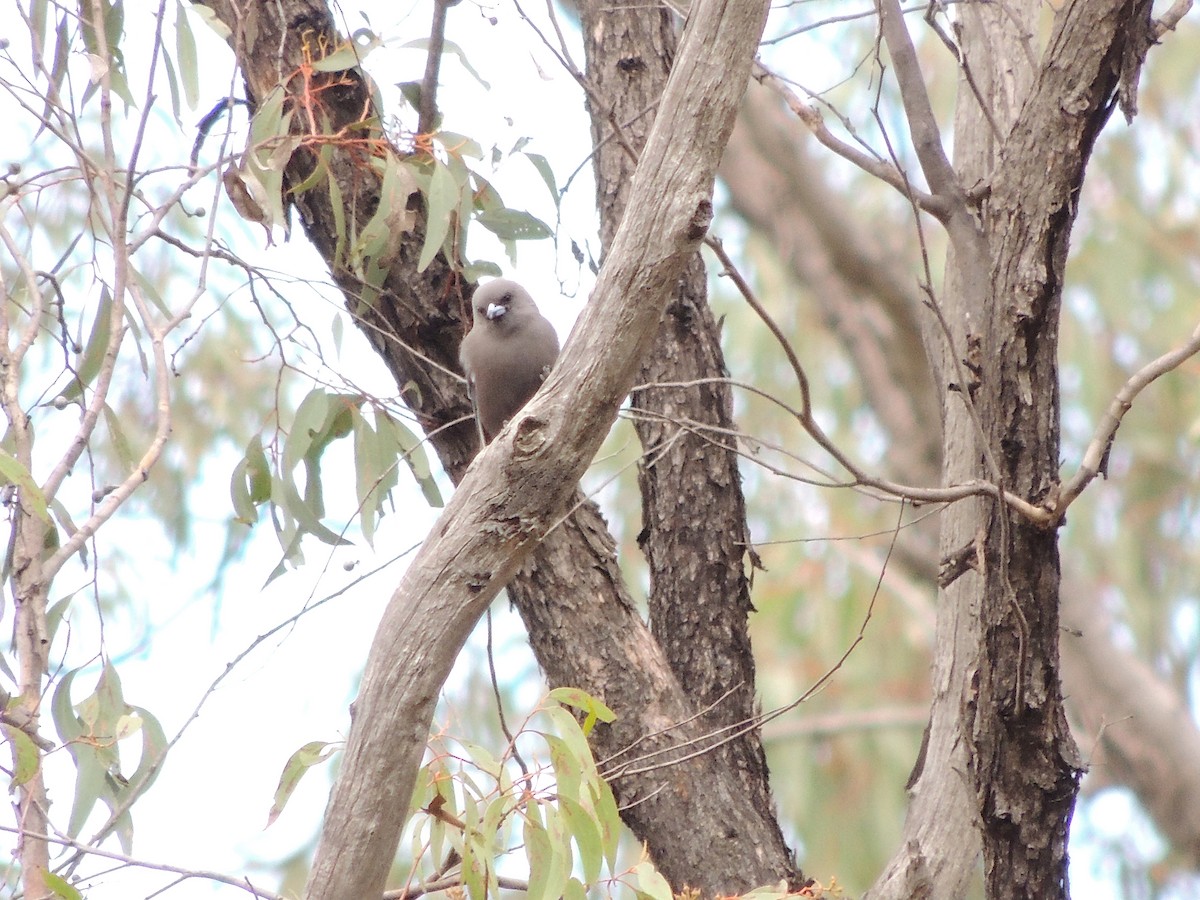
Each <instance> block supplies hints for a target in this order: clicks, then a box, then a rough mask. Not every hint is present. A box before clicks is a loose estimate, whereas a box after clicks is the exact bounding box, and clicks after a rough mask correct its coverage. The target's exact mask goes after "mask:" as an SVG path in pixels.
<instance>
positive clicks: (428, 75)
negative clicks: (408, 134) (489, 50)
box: [417, 0, 457, 134]
mask: <svg viewBox="0 0 1200 900" xmlns="http://www.w3.org/2000/svg"><path fill="white" fill-rule="evenodd" d="M454 2H457V0H449V2H448V0H434V2H433V24H432V25H431V26H430V27H429V50H428V53H427V54H426V56H425V76H424V77H423V78H422V79H421V100H420V103H421V106H420V108H419V109H418V110H417V133H418V134H431V133H432V132H433V128H434V121H435V120H436V119H437V89H438V70H439V69H440V68H441V64H442V47H443V45H444V44H445V41H446V10H447V9H448V8H449V7H450V6H451V5H452V3H454Z"/></svg>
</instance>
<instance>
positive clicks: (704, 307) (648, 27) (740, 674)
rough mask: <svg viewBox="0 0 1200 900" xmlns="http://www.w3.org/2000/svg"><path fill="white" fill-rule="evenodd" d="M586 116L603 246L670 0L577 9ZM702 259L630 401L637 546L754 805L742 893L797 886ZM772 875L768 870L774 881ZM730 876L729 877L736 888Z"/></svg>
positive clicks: (629, 170)
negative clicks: (661, 4) (778, 788)
mask: <svg viewBox="0 0 1200 900" xmlns="http://www.w3.org/2000/svg"><path fill="white" fill-rule="evenodd" d="M579 11H580V15H581V23H580V24H581V30H582V32H583V37H584V52H585V56H586V60H587V69H586V83H587V87H586V90H587V94H588V107H589V111H590V113H591V117H592V143H593V149H594V153H593V159H594V161H595V171H596V201H597V207H598V208H599V211H600V237H601V241H602V245H603V247H604V248H605V250H606V251H607V248H608V247H609V245H610V243H611V241H612V237H613V235H614V234H616V231H617V227H618V225H619V224H620V222H621V218H622V216H623V215H624V213H625V209H626V207H627V205H628V203H629V199H630V187H631V185H632V180H633V172H634V169H635V166H636V164H637V154H639V153H640V152H641V150H642V147H643V146H644V145H645V142H646V137H647V135H648V134H649V132H650V127H651V125H652V124H653V122H654V119H655V110H656V109H657V107H658V103H659V101H660V98H661V95H662V91H663V89H664V88H665V86H666V83H667V75H668V73H669V71H670V68H671V61H672V60H673V59H674V56H675V48H676V43H677V37H676V32H675V30H674V21H675V20H674V14H673V13H671V12H670V11H669V10H667V9H664V8H653V7H638V6H629V5H628V4H623V3H619V2H612V0H586V2H583V3H581V4H580V6H579ZM707 295H708V286H707V275H706V272H705V268H704V261H703V259H702V258H701V256H700V254H699V253H697V254H696V255H695V256H694V257H693V258H692V259H691V260H690V262H689V263H688V265H687V267H686V268H685V270H684V273H683V277H682V278H681V279H680V281H679V285H678V287H677V289H676V290H675V292H674V295H673V297H672V298H671V302H670V303H669V304H668V305H667V310H666V315H665V316H664V317H663V320H662V323H661V324H660V327H659V330H658V335H657V337H656V339H655V344H654V347H653V349H652V350H651V352H650V354H649V355H648V356H647V357H646V361H645V362H644V363H643V365H642V368H641V370H640V372H639V373H638V383H639V385H640V386H639V387H638V388H636V389H635V390H634V392H633V395H632V397H631V410H632V413H633V422H634V428H635V429H636V431H637V434H638V437H639V439H640V440H641V444H642V458H641V462H640V464H639V467H638V484H639V487H640V488H641V494H642V528H641V533H640V534H639V536H638V543H639V545H640V546H641V547H642V549H643V551H644V552H645V554H646V559H647V562H648V564H649V569H650V591H649V596H648V598H647V599H648V604H649V609H650V623H651V628H652V630H653V633H654V636H655V638H656V639H657V641H658V643H659V644H660V645H661V646H662V647H663V649H664V651H665V652H666V656H667V660H668V661H669V663H670V666H671V669H672V671H673V672H674V673H675V676H676V678H677V679H678V681H679V683H680V684H681V685H683V686H684V688H685V690H686V691H687V693H688V696H689V697H690V699H691V700H692V705H693V707H694V708H695V709H697V710H700V711H702V716H701V720H700V721H701V722H702V723H703V724H704V725H705V726H706V727H707V729H708V730H709V731H710V733H711V734H712V735H713V736H714V738H715V739H716V740H718V741H720V742H721V743H720V744H719V745H718V746H717V747H716V749H714V751H713V752H714V753H715V755H716V761H717V762H718V764H719V765H720V766H721V767H722V768H725V767H729V769H730V770H731V771H732V772H733V773H734V774H736V776H737V777H738V778H739V779H740V780H741V783H742V788H743V790H744V791H745V793H746V795H747V797H748V798H749V799H750V801H751V804H750V805H751V808H752V809H753V810H755V812H756V813H757V816H756V820H757V821H755V822H752V823H751V822H747V823H744V824H743V825H741V826H739V827H738V828H737V831H739V832H741V833H746V834H750V833H753V834H754V845H755V847H756V848H757V854H758V858H759V859H760V860H761V861H762V865H761V867H756V871H755V872H752V873H751V872H748V873H747V881H746V882H745V883H744V884H743V885H742V886H743V887H753V886H754V885H757V884H766V883H769V882H771V883H773V882H778V881H787V882H789V883H792V884H797V883H799V881H800V880H802V879H800V877H799V873H798V872H797V871H796V870H795V866H794V863H793V861H792V858H791V852H790V850H789V849H788V847H787V844H786V843H785V842H784V839H783V834H782V832H781V831H780V829H779V825H778V822H777V820H776V818H775V813H774V802H773V800H772V797H771V791H770V786H769V780H768V772H767V765H766V757H765V755H764V753H763V749H762V743H761V740H760V737H759V729H758V727H757V726H756V725H754V724H753V722H754V718H755V716H756V714H757V712H758V709H757V703H756V695H755V668H754V656H753V653H752V651H751V648H750V635H749V630H748V624H749V623H748V616H749V613H750V612H751V610H752V606H751V603H750V586H749V581H748V578H747V576H746V571H745V563H746V560H747V559H749V558H750V556H751V554H752V548H751V543H750V532H749V528H748V527H747V525H746V508H745V500H744V498H743V496H742V489H741V475H740V473H739V471H738V456H737V447H736V442H735V439H734V438H733V436H732V435H733V433H734V429H735V427H736V423H735V422H734V421H733V398H732V392H731V389H730V387H729V385H728V384H727V383H726V382H724V381H721V380H720V379H722V378H724V377H725V376H726V375H727V371H726V368H725V360H724V357H723V355H722V352H721V344H720V338H721V335H720V328H719V326H718V325H717V322H716V319H715V318H714V316H713V314H712V311H711V310H710V309H709V306H708V302H707ZM768 874H769V875H770V876H771V877H769V878H768V877H764V876H766V875H768ZM731 888H732V884H730V885H727V889H731Z"/></svg>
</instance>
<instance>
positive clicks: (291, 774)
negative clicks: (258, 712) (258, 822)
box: [265, 741, 337, 828]
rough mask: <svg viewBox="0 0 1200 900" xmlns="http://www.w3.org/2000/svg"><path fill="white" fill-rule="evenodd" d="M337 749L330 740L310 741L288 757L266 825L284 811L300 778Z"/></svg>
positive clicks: (270, 823)
mask: <svg viewBox="0 0 1200 900" xmlns="http://www.w3.org/2000/svg"><path fill="white" fill-rule="evenodd" d="M336 749H337V747H336V745H334V744H331V743H330V742H329V741H309V742H308V743H307V744H305V745H304V746H303V747H301V748H300V749H299V750H297V751H296V752H295V753H293V754H292V755H291V756H290V757H288V761H287V762H286V763H285V764H284V766H283V772H282V773H281V774H280V776H279V785H278V786H277V787H276V788H275V801H274V802H273V803H272V804H271V811H270V812H268V813H267V824H266V826H265V827H267V828H270V827H271V825H272V823H274V821H275V820H276V819H278V818H279V814H280V813H281V812H283V808H284V807H285V806H287V802H288V800H290V799H291V797H292V794H293V793H294V792H295V790H296V786H297V785H298V784H300V779H301V778H303V777H304V776H305V775H306V774H308V770H309V769H311V768H312V767H313V766H315V765H317V764H318V763H322V762H324V761H325V760H327V759H329V757H330V756H332V755H333V754H334V752H335V751H336Z"/></svg>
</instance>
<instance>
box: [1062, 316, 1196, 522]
mask: <svg viewBox="0 0 1200 900" xmlns="http://www.w3.org/2000/svg"><path fill="white" fill-rule="evenodd" d="M1197 353H1200V325H1197V326H1196V329H1195V330H1194V331H1193V332H1192V336H1191V338H1190V339H1189V340H1188V342H1187V343H1186V344H1184V345H1183V346H1182V347H1178V348H1176V349H1175V350H1172V351H1170V352H1169V353H1164V354H1163V355H1162V356H1160V357H1158V359H1156V360H1154V361H1153V362H1150V363H1148V364H1146V365H1145V366H1143V367H1142V368H1141V369H1139V370H1138V371H1137V372H1135V373H1134V374H1133V375H1132V376H1131V377H1130V378H1129V380H1128V381H1126V382H1125V383H1124V384H1123V385H1121V389H1120V390H1119V391H1117V393H1116V396H1115V397H1113V399H1112V402H1111V403H1110V404H1109V406H1108V411H1107V412H1105V414H1104V417H1103V418H1102V419H1101V420H1100V424H1099V425H1098V426H1097V427H1096V433H1095V434H1094V435H1092V440H1091V443H1089V444H1088V446H1087V450H1085V451H1084V454H1083V461H1082V462H1081V463H1080V464H1079V469H1078V471H1076V473H1075V474H1074V475H1072V476H1071V478H1070V480H1069V481H1067V482H1066V483H1065V484H1064V485H1063V486H1062V490H1061V492H1060V493H1059V495H1058V498H1057V500H1056V502H1055V503H1054V505H1053V508H1052V509H1051V513H1050V514H1051V516H1052V517H1053V521H1054V523H1055V524H1057V523H1058V522H1061V521H1062V518H1063V516H1065V515H1066V512H1067V507H1069V506H1070V505H1071V504H1072V503H1073V502H1074V501H1075V498H1077V497H1078V496H1079V495H1080V494H1081V493H1083V490H1084V489H1085V488H1086V487H1087V486H1088V485H1089V484H1090V483H1091V482H1092V481H1093V480H1095V478H1096V476H1097V475H1106V476H1107V474H1108V454H1109V451H1111V450H1112V445H1113V441H1114V440H1115V439H1116V436H1117V429H1118V428H1120V427H1121V420H1122V419H1124V418H1125V414H1126V413H1127V412H1129V410H1130V408H1131V407H1132V406H1133V401H1134V399H1135V398H1136V397H1137V395H1138V394H1140V393H1141V392H1142V391H1143V390H1144V389H1145V388H1146V387H1147V386H1148V385H1149V384H1150V383H1151V382H1153V381H1155V380H1157V379H1158V378H1161V377H1162V376H1163V375H1165V374H1167V373H1168V372H1171V371H1174V370H1175V369H1177V368H1179V367H1180V366H1181V365H1183V363H1184V362H1186V361H1187V360H1189V359H1191V358H1192V357H1193V356H1195V355H1196V354H1197Z"/></svg>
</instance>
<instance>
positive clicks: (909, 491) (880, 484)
mask: <svg viewBox="0 0 1200 900" xmlns="http://www.w3.org/2000/svg"><path fill="white" fill-rule="evenodd" d="M706 243H707V244H708V246H709V248H710V249H712V250H713V252H714V253H716V254H717V258H718V259H719V260H720V261H721V263H722V265H723V266H724V267H725V274H728V275H730V277H731V278H733V280H734V282H735V283H736V284H737V286H738V289H739V290H740V291H741V292H742V296H743V298H745V300H746V303H747V304H748V305H749V306H750V308H751V309H753V310H754V312H755V313H756V314H757V315H758V316H759V318H760V319H762V320H763V322H764V324H766V326H767V328H768V329H769V330H770V331H771V333H772V334H773V335H774V336H775V338H776V340H777V341H779V343H780V346H781V347H782V348H783V351H784V353H785V354H786V355H787V357H788V362H789V363H790V364H791V366H792V371H793V373H794V374H795V376H796V381H797V383H798V384H799V386H800V393H801V406H800V409H798V410H792V414H793V415H794V416H795V417H796V419H797V421H798V422H799V423H800V425H801V427H803V428H804V430H805V431H806V432H808V434H809V436H810V437H811V438H812V439H813V440H814V441H816V442H817V444H818V445H819V446H820V447H821V449H822V450H824V451H825V452H826V453H828V454H829V455H830V456H832V457H833V458H834V459H835V460H836V461H837V463H838V465H840V466H841V467H842V468H844V469H845V470H846V471H847V472H849V473H850V474H851V476H853V478H854V482H855V484H860V485H865V486H867V487H872V488H876V489H878V490H881V491H885V492H887V493H889V494H892V495H894V496H897V497H902V498H905V499H908V500H913V501H918V502H924V503H948V502H951V501H954V500H962V499H965V498H966V497H971V496H979V495H986V496H990V497H994V498H996V499H998V500H1003V501H1004V502H1005V503H1007V504H1008V505H1009V506H1011V507H1012V508H1013V509H1015V510H1016V511H1017V512H1019V513H1021V514H1022V515H1023V516H1025V517H1026V518H1028V519H1029V520H1030V521H1032V522H1035V523H1037V524H1039V525H1049V524H1052V523H1051V518H1050V513H1049V512H1048V511H1047V510H1046V509H1044V508H1042V507H1039V506H1035V505H1034V504H1032V503H1030V502H1029V501H1028V500H1025V499H1023V498H1021V497H1018V496H1017V495H1015V494H1012V493H1010V492H1009V491H1006V490H1003V489H1002V488H1001V487H999V486H998V485H996V484H991V483H988V482H986V481H971V482H967V483H965V484H961V485H957V486H953V487H948V488H918V487H912V486H910V485H902V484H898V483H897V482H894V481H891V480H889V479H887V478H880V477H878V476H876V475H872V474H871V473H870V472H868V471H866V470H865V469H863V468H862V467H861V466H859V465H858V464H857V463H855V462H854V460H852V459H851V458H850V457H849V456H848V455H847V454H846V453H845V452H844V451H843V450H842V449H841V448H840V447H838V446H837V444H836V443H835V442H834V441H833V439H832V438H830V437H829V435H827V434H826V433H825V431H824V429H823V428H821V426H820V425H819V424H817V420H816V419H815V418H814V417H813V415H812V404H811V400H810V397H809V387H808V376H807V375H806V374H805V372H804V368H803V366H802V365H801V364H800V360H799V359H798V358H797V356H796V353H795V350H793V349H792V346H791V343H790V342H789V341H788V340H787V337H786V335H784V333H783V330H782V329H781V328H780V327H779V326H778V325H777V324H776V323H775V320H774V319H773V318H772V317H771V314H770V313H768V312H767V310H766V309H765V308H764V307H763V305H762V304H761V303H760V302H759V300H758V298H757V297H756V296H754V292H753V290H752V289H751V288H750V286H749V285H748V284H747V283H746V281H745V279H744V278H742V277H741V276H740V275H739V274H737V268H736V266H734V265H733V261H732V260H731V259H730V258H729V255H728V254H727V253H726V252H725V249H724V248H723V247H722V246H721V244H720V242H719V241H716V240H709V241H707V242H706ZM776 402H779V401H776Z"/></svg>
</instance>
